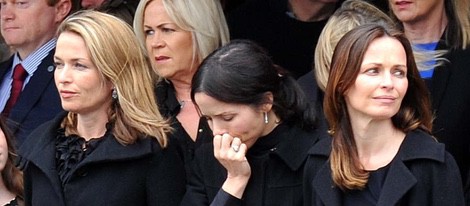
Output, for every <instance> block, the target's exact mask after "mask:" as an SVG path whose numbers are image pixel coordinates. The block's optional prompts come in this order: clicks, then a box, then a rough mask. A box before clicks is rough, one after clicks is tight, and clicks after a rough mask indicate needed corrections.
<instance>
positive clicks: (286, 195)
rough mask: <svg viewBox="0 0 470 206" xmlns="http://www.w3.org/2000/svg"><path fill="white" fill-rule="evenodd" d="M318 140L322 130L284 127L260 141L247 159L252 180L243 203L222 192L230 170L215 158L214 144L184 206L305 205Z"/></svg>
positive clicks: (204, 153)
mask: <svg viewBox="0 0 470 206" xmlns="http://www.w3.org/2000/svg"><path fill="white" fill-rule="evenodd" d="M318 136H319V135H318V130H316V131H306V130H303V129H301V128H299V127H296V126H291V125H287V124H285V123H283V124H281V125H279V126H277V127H276V129H274V130H273V131H272V132H271V133H270V134H268V135H267V136H264V137H260V138H259V139H258V141H256V143H255V144H254V145H253V146H252V147H251V148H250V149H249V150H248V153H247V155H246V157H247V159H248V162H249V164H250V167H251V177H250V180H249V182H248V185H247V187H246V189H245V191H244V194H243V199H241V200H240V199H238V198H236V197H234V196H231V195H230V194H228V193H226V192H225V191H223V190H222V189H221V187H222V184H223V183H224V181H225V179H226V178H227V170H226V169H225V168H224V167H223V166H222V165H221V164H220V163H219V162H218V161H217V159H216V158H215V157H214V147H213V144H212V143H206V144H204V145H202V146H201V147H200V148H199V149H198V150H197V151H196V156H195V158H194V161H193V164H192V169H193V173H192V176H191V177H190V180H189V183H188V186H187V191H186V194H185V197H184V198H183V202H182V205H191V206H194V205H196V206H197V205H209V204H211V203H212V205H250V206H257V205H292V206H294V205H302V199H303V195H302V194H303V193H302V179H303V167H304V163H305V159H306V157H307V151H308V150H309V148H310V147H311V146H312V145H314V144H315V143H316V142H317V141H318Z"/></svg>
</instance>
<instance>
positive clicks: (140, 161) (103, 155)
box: [19, 113, 186, 206]
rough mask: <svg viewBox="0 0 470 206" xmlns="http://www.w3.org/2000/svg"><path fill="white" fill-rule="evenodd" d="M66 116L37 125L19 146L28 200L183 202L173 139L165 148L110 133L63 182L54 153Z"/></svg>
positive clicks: (48, 202) (151, 141) (70, 203)
mask: <svg viewBox="0 0 470 206" xmlns="http://www.w3.org/2000/svg"><path fill="white" fill-rule="evenodd" d="M65 116H66V113H64V114H61V115H59V116H58V117H57V118H56V119H54V120H52V121H50V122H48V123H45V124H44V125H42V126H40V127H38V128H37V129H36V130H34V131H33V133H32V134H31V135H32V137H34V138H31V139H30V140H31V141H27V142H25V143H24V144H23V145H22V147H21V148H20V151H19V155H20V156H21V162H20V164H19V167H20V168H22V170H23V174H24V188H25V192H24V195H25V204H26V205H48V206H55V205H61V206H62V205H67V206H74V205H77V206H78V205H97V206H98V205H129V206H130V205H132V206H133V205H170V206H171V205H179V203H180V201H181V198H182V196H183V195H184V191H185V184H186V181H185V171H184V164H183V162H182V161H181V157H180V156H179V155H178V153H177V149H176V146H175V143H174V142H173V140H170V142H169V144H168V146H167V147H166V148H165V149H163V148H161V147H160V145H159V144H158V142H157V140H156V139H154V138H151V137H142V138H139V139H138V140H137V141H136V142H135V143H133V144H129V145H122V144H120V143H119V142H118V141H117V140H116V138H115V137H114V136H112V134H108V135H107V136H106V137H103V139H102V140H101V141H102V142H101V143H99V144H98V146H97V147H96V148H95V149H94V151H93V152H92V153H90V154H89V155H88V156H86V157H85V158H84V159H83V160H82V161H81V162H80V163H78V164H77V165H76V166H75V167H74V168H73V169H72V170H71V171H70V178H69V179H68V181H66V182H65V184H64V185H62V182H61V181H60V178H59V173H58V170H57V167H56V159H55V155H56V136H57V130H58V128H59V127H60V123H61V122H62V120H63V118H64V117H65Z"/></svg>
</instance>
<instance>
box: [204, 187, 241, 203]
mask: <svg viewBox="0 0 470 206" xmlns="http://www.w3.org/2000/svg"><path fill="white" fill-rule="evenodd" d="M221 205H223V206H241V205H242V200H241V199H238V198H236V197H234V196H232V195H231V194H229V193H227V192H225V191H224V190H222V189H220V190H219V192H218V193H217V195H216V196H215V198H214V200H213V201H212V203H211V206H221Z"/></svg>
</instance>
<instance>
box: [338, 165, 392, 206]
mask: <svg viewBox="0 0 470 206" xmlns="http://www.w3.org/2000/svg"><path fill="white" fill-rule="evenodd" d="M389 168H390V164H389V165H387V166H385V167H382V168H379V169H378V170H375V171H369V178H368V179H367V184H366V187H365V188H364V189H363V190H350V191H347V192H345V193H343V200H344V201H343V205H344V206H358V205H360V206H367V205H370V206H376V205H377V202H378V201H379V198H380V194H381V192H382V188H383V185H384V183H385V178H386V177H387V173H388V170H389Z"/></svg>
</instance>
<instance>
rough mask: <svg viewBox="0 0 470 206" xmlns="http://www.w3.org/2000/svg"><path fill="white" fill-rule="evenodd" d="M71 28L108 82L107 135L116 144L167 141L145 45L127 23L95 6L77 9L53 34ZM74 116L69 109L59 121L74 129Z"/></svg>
mask: <svg viewBox="0 0 470 206" xmlns="http://www.w3.org/2000/svg"><path fill="white" fill-rule="evenodd" d="M63 32H71V33H74V34H77V35H79V36H80V37H82V38H83V40H84V42H85V44H86V47H87V48H86V49H87V51H88V53H89V55H90V59H91V61H92V62H93V64H94V65H95V66H96V68H97V69H98V71H99V72H100V73H101V75H102V79H103V84H105V82H106V81H109V82H111V83H112V84H113V85H114V87H115V88H114V89H115V90H116V92H117V96H118V97H117V99H116V100H114V101H113V105H112V106H111V108H110V110H111V111H110V112H109V118H110V122H114V128H113V131H112V133H113V135H114V136H115V138H116V139H117V140H118V141H119V142H120V143H121V144H132V143H134V142H135V141H136V140H137V139H138V138H142V137H145V136H152V137H154V138H155V139H156V140H157V141H158V142H159V143H160V145H161V146H162V147H165V146H166V145H167V142H168V140H167V134H166V133H167V132H169V131H170V130H171V129H170V126H169V123H168V122H167V121H166V120H164V119H163V117H162V116H161V114H160V113H159V111H158V106H157V104H156V100H155V94H154V85H155V81H156V76H155V73H154V72H153V70H152V67H151V66H150V61H149V59H148V56H147V55H146V53H145V50H144V48H143V47H142V46H140V44H139V43H138V41H137V39H136V37H135V36H134V33H133V32H132V29H131V28H130V26H129V25H128V24H127V23H125V22H124V21H122V20H120V19H118V18H117V17H114V16H111V15H109V14H105V13H101V12H97V11H90V10H87V11H80V12H77V13H75V14H73V15H72V16H70V17H68V18H67V19H66V20H65V21H64V22H62V24H61V25H60V27H59V29H58V31H57V34H58V35H60V34H61V33H63ZM76 116H77V115H76V114H74V113H69V115H68V116H67V118H66V119H65V120H64V122H63V125H64V126H65V127H66V128H67V129H70V130H69V131H71V132H72V133H74V132H76V124H77V119H76V118H77V117H76Z"/></svg>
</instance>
